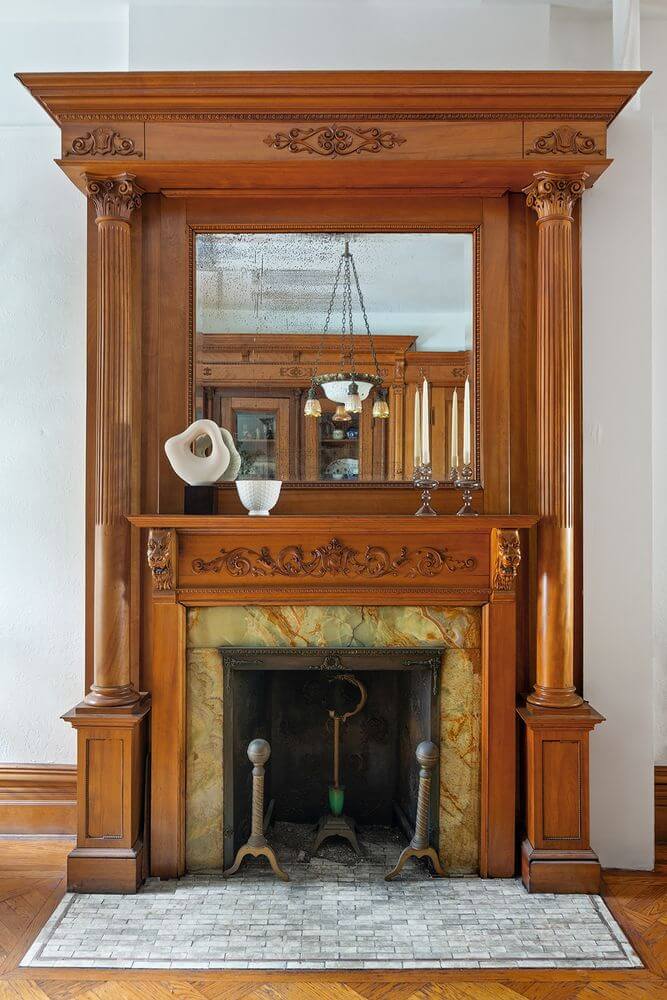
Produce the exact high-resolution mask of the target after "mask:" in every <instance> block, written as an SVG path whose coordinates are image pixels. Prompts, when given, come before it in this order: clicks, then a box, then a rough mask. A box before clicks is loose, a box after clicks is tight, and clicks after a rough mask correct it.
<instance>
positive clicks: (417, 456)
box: [413, 389, 422, 469]
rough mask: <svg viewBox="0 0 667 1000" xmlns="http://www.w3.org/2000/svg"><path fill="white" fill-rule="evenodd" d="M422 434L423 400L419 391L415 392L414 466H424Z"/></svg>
mask: <svg viewBox="0 0 667 1000" xmlns="http://www.w3.org/2000/svg"><path fill="white" fill-rule="evenodd" d="M421 438H422V432H421V399H420V396H419V389H416V390H415V434H414V449H413V451H414V465H415V469H416V468H417V466H419V465H421V464H422V440H421Z"/></svg>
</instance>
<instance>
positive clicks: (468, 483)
mask: <svg viewBox="0 0 667 1000" xmlns="http://www.w3.org/2000/svg"><path fill="white" fill-rule="evenodd" d="M454 485H455V486H456V488H457V489H458V490H462V491H463V506H462V507H461V509H460V510H457V512H456V515H457V517H477V511H476V510H473V509H472V491H473V490H478V489H480V488H481V487H480V484H479V483H477V482H475V479H474V473H473V471H472V466H471V465H464V466H463V468H462V469H461V476H460V478H459V479H457V480H456V482H455V483H454Z"/></svg>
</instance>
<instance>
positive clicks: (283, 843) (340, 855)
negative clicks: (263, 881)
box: [268, 823, 407, 870]
mask: <svg viewBox="0 0 667 1000" xmlns="http://www.w3.org/2000/svg"><path fill="white" fill-rule="evenodd" d="M316 831H317V827H316V826H311V825H310V824H308V823H274V824H273V826H272V827H271V830H270V832H269V833H268V837H269V839H270V841H271V844H272V845H273V847H274V848H275V850H276V853H277V854H278V857H279V859H280V861H281V863H284V864H285V865H288V864H290V863H292V864H294V863H295V862H298V863H301V864H307V865H309V866H310V868H311V869H312V870H316V869H317V868H320V869H322V870H331V869H332V868H334V867H336V866H342V867H345V868H356V867H357V866H358V865H363V864H368V863H369V862H371V863H378V864H381V865H384V866H385V867H387V868H388V869H389V868H391V867H392V866H393V864H394V863H395V861H396V858H397V857H398V855H399V854H400V852H401V851H402V850H403V848H404V847H405V845H406V843H407V841H406V839H405V837H404V836H403V834H402V833H401V831H400V830H398V829H396V827H392V826H359V827H357V838H358V840H359V846H360V847H361V850H362V851H363V857H362V858H359V857H357V855H356V854H355V853H354V851H353V850H352V848H351V847H350V845H349V844H348V843H347V841H345V840H342V839H340V838H338V837H334V838H330V839H329V840H325V841H324V843H323V844H322V845H321V847H320V849H319V850H318V852H317V854H315V855H313V853H312V848H313V844H314V842H315V834H316Z"/></svg>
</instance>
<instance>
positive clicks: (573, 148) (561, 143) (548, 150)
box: [526, 125, 604, 156]
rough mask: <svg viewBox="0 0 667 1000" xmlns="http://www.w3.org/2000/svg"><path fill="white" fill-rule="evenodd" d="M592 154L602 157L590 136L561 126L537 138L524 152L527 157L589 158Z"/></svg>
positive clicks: (566, 126)
mask: <svg viewBox="0 0 667 1000" xmlns="http://www.w3.org/2000/svg"><path fill="white" fill-rule="evenodd" d="M592 154H597V155H598V156H604V153H603V151H602V150H601V149H600V148H599V147H598V145H597V143H596V142H595V139H594V138H593V136H592V135H584V133H583V132H582V131H581V130H580V129H573V128H570V127H569V125H562V126H561V127H560V128H555V129H553V130H552V131H551V132H547V133H546V134H545V135H541V136H539V137H538V138H537V139H536V140H535V142H534V143H533V145H532V146H531V148H530V149H529V150H527V152H526V155H527V156H534V155H542V156H555V155H561V156H582V155H583V156H590V155H592Z"/></svg>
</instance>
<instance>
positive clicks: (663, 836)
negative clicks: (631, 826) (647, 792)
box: [654, 764, 667, 856]
mask: <svg viewBox="0 0 667 1000" xmlns="http://www.w3.org/2000/svg"><path fill="white" fill-rule="evenodd" d="M654 787H655V843H656V846H659V845H667V764H656V766H655V786H654ZM662 854H663V856H664V852H662Z"/></svg>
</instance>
